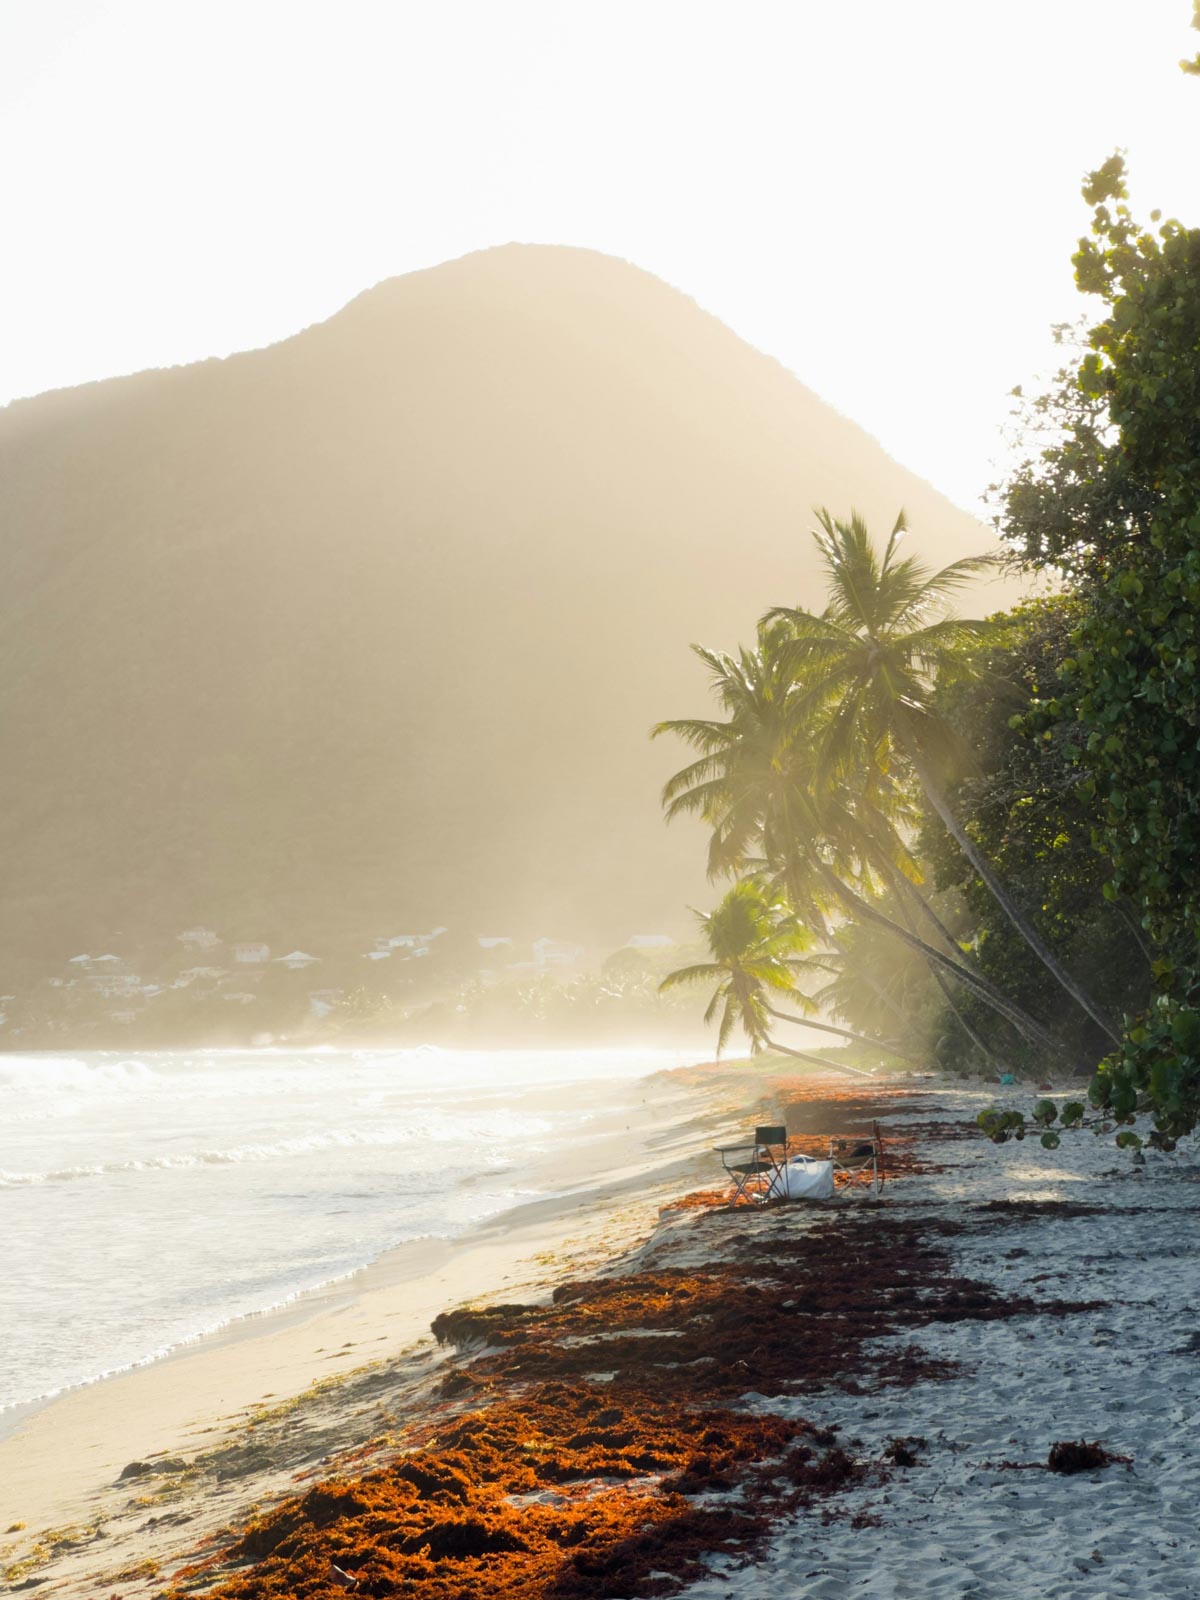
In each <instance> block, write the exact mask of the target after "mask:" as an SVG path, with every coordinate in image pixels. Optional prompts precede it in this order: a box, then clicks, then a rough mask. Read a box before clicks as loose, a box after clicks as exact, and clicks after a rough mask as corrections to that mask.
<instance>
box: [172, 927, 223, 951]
mask: <svg viewBox="0 0 1200 1600" xmlns="http://www.w3.org/2000/svg"><path fill="white" fill-rule="evenodd" d="M175 937H176V938H177V939H178V940H179V943H180V944H185V945H187V946H188V947H189V949H192V950H211V949H212V948H213V946H214V945H218V944H220V942H221V941H220V939H219V938H218V937H217V935H216V934H215V933H214V932H213V931H212V929H211V928H186V929H185V930H184V931H183V932H182V933H179V934H176V936H175Z"/></svg>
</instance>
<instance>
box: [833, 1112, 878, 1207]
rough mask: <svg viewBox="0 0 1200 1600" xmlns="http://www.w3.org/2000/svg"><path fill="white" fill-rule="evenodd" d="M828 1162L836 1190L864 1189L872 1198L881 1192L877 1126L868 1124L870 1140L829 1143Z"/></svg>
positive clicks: (842, 1140)
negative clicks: (831, 1168) (830, 1165)
mask: <svg viewBox="0 0 1200 1600" xmlns="http://www.w3.org/2000/svg"><path fill="white" fill-rule="evenodd" d="M829 1159H830V1160H831V1161H832V1162H833V1181H834V1183H835V1184H836V1185H837V1187H838V1188H839V1189H841V1190H856V1189H863V1190H866V1191H867V1192H868V1193H870V1194H872V1195H875V1194H878V1193H879V1192H880V1191H881V1190H882V1188H883V1137H882V1135H881V1134H880V1132H879V1124H878V1123H877V1122H873V1123H872V1124H871V1133H870V1137H869V1138H865V1139H862V1138H859V1139H830V1141H829Z"/></svg>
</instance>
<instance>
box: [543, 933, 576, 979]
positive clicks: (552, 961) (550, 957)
mask: <svg viewBox="0 0 1200 1600" xmlns="http://www.w3.org/2000/svg"><path fill="white" fill-rule="evenodd" d="M582 959H583V946H582V945H581V944H567V943H566V942H565V941H564V940H562V939H535V940H534V941H533V964H534V966H535V967H536V968H537V970H538V971H539V972H544V971H545V970H546V969H547V968H548V967H574V966H576V965H578V963H579V962H580V961H582Z"/></svg>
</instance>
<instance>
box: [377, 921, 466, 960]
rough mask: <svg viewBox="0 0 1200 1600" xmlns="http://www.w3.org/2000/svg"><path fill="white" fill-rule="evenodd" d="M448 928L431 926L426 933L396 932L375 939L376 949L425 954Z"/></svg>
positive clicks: (415, 954) (417, 954) (418, 954)
mask: <svg viewBox="0 0 1200 1600" xmlns="http://www.w3.org/2000/svg"><path fill="white" fill-rule="evenodd" d="M449 931H450V930H449V929H448V928H443V927H440V926H439V927H437V928H431V929H430V931H429V932H428V933H396V934H393V935H392V936H391V937H390V938H387V939H376V941H375V948H376V950H407V951H408V952H409V954H410V955H414V956H427V955H428V954H429V949H430V946H431V945H432V944H433V941H434V940H435V939H440V938H441V936H442V934H444V933H448V932H449Z"/></svg>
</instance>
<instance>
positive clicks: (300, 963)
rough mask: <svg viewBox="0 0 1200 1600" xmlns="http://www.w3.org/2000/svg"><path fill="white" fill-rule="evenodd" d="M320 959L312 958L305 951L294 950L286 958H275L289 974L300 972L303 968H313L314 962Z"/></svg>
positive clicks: (317, 957) (318, 957)
mask: <svg viewBox="0 0 1200 1600" xmlns="http://www.w3.org/2000/svg"><path fill="white" fill-rule="evenodd" d="M320 959H321V958H320V956H310V955H309V954H308V953H307V951H304V950H292V951H289V953H288V954H287V955H286V956H276V957H275V960H276V961H277V962H281V963H282V964H283V965H284V966H285V967H286V968H287V969H288V971H289V972H299V971H300V970H301V969H302V968H303V967H311V966H312V964H313V962H314V961H319V960H320Z"/></svg>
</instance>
